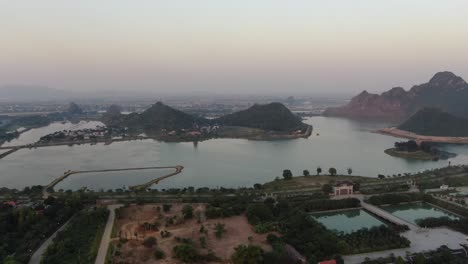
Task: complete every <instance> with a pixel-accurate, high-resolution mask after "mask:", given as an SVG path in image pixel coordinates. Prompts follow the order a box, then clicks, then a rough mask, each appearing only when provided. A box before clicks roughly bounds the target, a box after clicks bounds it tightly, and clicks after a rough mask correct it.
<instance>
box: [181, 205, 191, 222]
mask: <svg viewBox="0 0 468 264" xmlns="http://www.w3.org/2000/svg"><path fill="white" fill-rule="evenodd" d="M182 215H183V216H184V218H185V219H191V218H193V207H192V206H191V205H190V204H186V205H184V207H183V208H182Z"/></svg>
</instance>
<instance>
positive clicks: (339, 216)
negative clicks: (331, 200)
mask: <svg viewBox="0 0 468 264" xmlns="http://www.w3.org/2000/svg"><path fill="white" fill-rule="evenodd" d="M311 216H312V217H313V218H314V219H315V220H317V221H318V222H320V223H321V224H323V225H324V226H325V227H326V228H327V229H329V230H333V231H334V232H337V233H340V232H343V233H345V234H349V233H352V232H354V231H357V230H359V229H363V228H372V227H376V226H381V225H386V224H385V223H384V222H383V221H381V220H380V219H378V218H376V217H374V216H373V215H371V214H369V213H367V212H366V211H364V210H362V209H351V210H345V211H335V212H325V213H313V214H311Z"/></svg>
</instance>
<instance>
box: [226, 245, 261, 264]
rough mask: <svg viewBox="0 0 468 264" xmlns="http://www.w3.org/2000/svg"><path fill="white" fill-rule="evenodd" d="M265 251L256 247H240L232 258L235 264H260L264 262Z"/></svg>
mask: <svg viewBox="0 0 468 264" xmlns="http://www.w3.org/2000/svg"><path fill="white" fill-rule="evenodd" d="M262 254H263V250H262V248H261V247H259V246H256V245H239V246H237V247H236V248H235V251H234V254H232V256H231V260H232V263H234V264H259V263H262V261H263V257H262Z"/></svg>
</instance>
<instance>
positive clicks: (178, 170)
mask: <svg viewBox="0 0 468 264" xmlns="http://www.w3.org/2000/svg"><path fill="white" fill-rule="evenodd" d="M156 169H174V170H175V172H173V173H170V174H167V175H164V176H161V177H158V178H156V179H153V180H151V181H149V182H147V183H144V184H141V185H135V186H130V188H131V189H135V190H136V189H145V188H147V187H149V186H151V185H153V184H155V183H158V182H159V181H161V180H164V179H166V178H169V177H171V176H174V175H177V174H179V173H181V172H182V170H183V169H184V167H183V166H181V165H176V166H163V167H140V168H123V169H104V170H85V171H71V170H69V171H66V172H64V173H63V175H62V176H60V177H58V178H56V179H54V180H53V181H52V182H51V183H49V184H48V185H46V186H44V188H43V191H42V197H43V198H44V199H47V197H49V196H50V195H51V193H50V192H49V190H50V189H52V188H53V187H54V186H55V185H57V184H58V183H59V182H61V181H63V180H65V179H66V178H67V177H68V176H70V175H73V174H79V173H96V172H98V173H99V172H112V171H132V170H156Z"/></svg>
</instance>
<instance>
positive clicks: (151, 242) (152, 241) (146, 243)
mask: <svg viewBox="0 0 468 264" xmlns="http://www.w3.org/2000/svg"><path fill="white" fill-rule="evenodd" d="M156 243H157V240H156V238H155V237H153V236H150V237H147V238H146V239H145V240H144V241H143V246H145V247H147V248H152V247H153V246H154V245H156Z"/></svg>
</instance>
